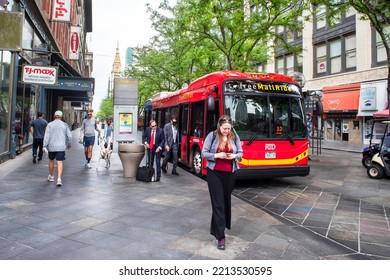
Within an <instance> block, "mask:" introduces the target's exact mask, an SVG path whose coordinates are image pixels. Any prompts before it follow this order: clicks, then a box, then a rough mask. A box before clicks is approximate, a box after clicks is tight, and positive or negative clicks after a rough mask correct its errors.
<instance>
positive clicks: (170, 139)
mask: <svg viewBox="0 0 390 280" xmlns="http://www.w3.org/2000/svg"><path fill="white" fill-rule="evenodd" d="M164 143H165V144H164V145H165V154H164V156H165V157H164V160H163V164H162V166H161V170H162V172H164V173H167V166H168V160H169V159H170V157H172V164H173V167H172V174H174V175H179V173H177V160H178V152H179V133H178V130H177V119H176V116H175V115H172V116H171V121H170V122H169V123H167V124H166V125H165V126H164Z"/></svg>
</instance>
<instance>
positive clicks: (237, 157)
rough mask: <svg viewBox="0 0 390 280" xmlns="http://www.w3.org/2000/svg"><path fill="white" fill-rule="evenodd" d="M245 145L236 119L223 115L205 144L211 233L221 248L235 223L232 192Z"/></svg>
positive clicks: (204, 153) (204, 156) (223, 246)
mask: <svg viewBox="0 0 390 280" xmlns="http://www.w3.org/2000/svg"><path fill="white" fill-rule="evenodd" d="M242 153H243V151H242V146H241V141H240V138H239V137H238V135H237V134H236V133H235V132H234V130H233V127H232V119H231V118H230V117H229V116H227V115H222V116H221V117H220V118H219V120H218V124H217V129H216V131H212V132H210V133H209V134H208V135H207V137H206V139H205V141H204V145H203V149H202V158H205V159H207V185H208V188H209V193H210V199H211V207H212V215H211V226H210V233H211V234H212V235H213V236H214V237H215V238H216V239H217V241H218V245H217V248H218V249H220V250H225V228H227V229H230V226H231V194H232V191H233V188H234V185H235V176H234V172H235V171H236V170H237V169H238V168H239V167H238V163H237V162H238V161H241V158H242Z"/></svg>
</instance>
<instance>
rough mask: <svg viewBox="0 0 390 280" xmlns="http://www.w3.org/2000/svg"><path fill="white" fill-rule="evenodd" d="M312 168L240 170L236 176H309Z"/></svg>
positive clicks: (284, 167) (255, 168)
mask: <svg viewBox="0 0 390 280" xmlns="http://www.w3.org/2000/svg"><path fill="white" fill-rule="evenodd" d="M309 173H310V166H308V165H307V166H306V165H305V166H275V167H270V166H267V167H251V168H240V169H238V170H237V171H236V172H235V173H234V174H235V176H236V178H237V179H256V178H276V177H294V176H307V175H309Z"/></svg>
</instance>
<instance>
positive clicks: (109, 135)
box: [106, 120, 114, 150]
mask: <svg viewBox="0 0 390 280" xmlns="http://www.w3.org/2000/svg"><path fill="white" fill-rule="evenodd" d="M113 136H114V124H113V123H112V120H107V128H106V140H107V146H108V147H109V148H110V149H111V150H112V148H113Z"/></svg>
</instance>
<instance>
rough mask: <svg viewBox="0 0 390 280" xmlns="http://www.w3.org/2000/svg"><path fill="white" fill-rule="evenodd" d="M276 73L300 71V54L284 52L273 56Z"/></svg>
mask: <svg viewBox="0 0 390 280" xmlns="http://www.w3.org/2000/svg"><path fill="white" fill-rule="evenodd" d="M275 61H276V65H275V67H276V69H275V71H276V73H278V74H286V75H289V74H291V73H292V72H301V73H302V70H303V69H302V65H303V63H302V55H293V54H285V55H282V56H278V57H277V58H275Z"/></svg>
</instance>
